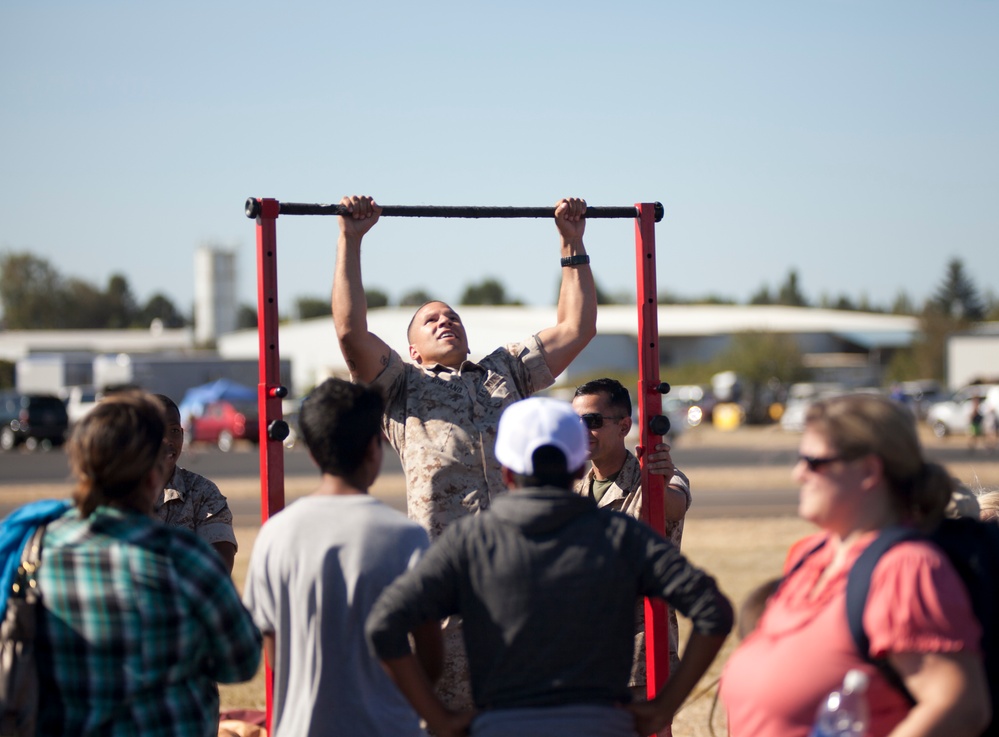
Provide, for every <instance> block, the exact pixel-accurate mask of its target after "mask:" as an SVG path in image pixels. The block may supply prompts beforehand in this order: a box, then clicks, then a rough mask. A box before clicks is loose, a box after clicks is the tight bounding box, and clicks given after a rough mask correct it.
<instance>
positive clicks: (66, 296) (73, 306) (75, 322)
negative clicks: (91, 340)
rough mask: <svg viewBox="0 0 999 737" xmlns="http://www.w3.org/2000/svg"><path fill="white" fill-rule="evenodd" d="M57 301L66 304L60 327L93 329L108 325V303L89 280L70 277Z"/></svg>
mask: <svg viewBox="0 0 999 737" xmlns="http://www.w3.org/2000/svg"><path fill="white" fill-rule="evenodd" d="M59 301H60V302H62V303H63V304H64V305H66V310H65V311H66V314H65V319H64V321H63V325H62V326H61V327H64V328H69V329H71V330H95V329H100V328H105V327H108V322H109V315H110V309H109V308H110V303H109V301H108V299H107V296H106V295H105V294H104V292H102V291H101V290H99V289H98V288H97V287H95V286H94V285H93V284H91V283H90V282H86V281H83V280H82V279H70V280H69V281H67V282H66V283H65V285H64V287H63V291H62V292H61V294H60V297H59Z"/></svg>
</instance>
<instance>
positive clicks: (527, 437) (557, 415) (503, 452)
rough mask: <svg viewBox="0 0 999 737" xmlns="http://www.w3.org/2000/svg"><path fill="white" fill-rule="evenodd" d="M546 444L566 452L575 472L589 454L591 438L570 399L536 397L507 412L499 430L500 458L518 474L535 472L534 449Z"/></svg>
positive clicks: (523, 401) (571, 470) (567, 459)
mask: <svg viewBox="0 0 999 737" xmlns="http://www.w3.org/2000/svg"><path fill="white" fill-rule="evenodd" d="M543 445H551V446H553V447H555V448H558V449H559V450H560V451H562V453H563V454H564V455H565V461H566V470H568V471H569V473H574V472H575V471H578V470H579V469H580V468H582V466H583V464H584V463H586V459H587V458H588V456H589V445H590V444H589V440H588V438H587V434H586V428H585V427H584V426H583V421H582V420H581V419H579V415H577V414H576V412H575V410H573V408H572V405H571V404H569V403H568V402H562V401H560V400H558V399H549V398H547V397H532V398H530V399H522V400H520V401H519V402H514V403H513V404H511V405H510V406H509V407H507V408H506V409H505V410H504V411H503V415H502V416H501V417H500V421H499V429H498V430H497V432H496V459H497V460H498V461H499V462H500V463H502V464H503V465H504V466H506V467H507V468H509V469H510V470H511V471H513V472H514V473H519V474H521V475H523V476H531V475H533V474H534V461H533V458H532V456H533V455H534V451H536V450H537V449H538V448H540V447H542V446H543Z"/></svg>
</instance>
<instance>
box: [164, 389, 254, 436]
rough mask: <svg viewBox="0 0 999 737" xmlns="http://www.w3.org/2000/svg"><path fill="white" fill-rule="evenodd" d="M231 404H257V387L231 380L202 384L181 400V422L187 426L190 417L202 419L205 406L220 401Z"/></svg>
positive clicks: (188, 391) (189, 390)
mask: <svg viewBox="0 0 999 737" xmlns="http://www.w3.org/2000/svg"><path fill="white" fill-rule="evenodd" d="M222 399H224V400H227V401H230V402H255V401H256V399H257V390H256V388H255V387H249V386H243V385H242V384H237V383H236V382H234V381H230V380H229V379H219V380H217V381H213V382H211V383H210V384H202V385H201V386H195V387H192V388H191V389H188V390H187V393H186V394H184V398H183V399H181V400H180V404H179V405H178V408H179V409H180V418H181V422H182V423H184V424H185V425H186V424H187V418H189V417H201V415H202V413H203V412H204V411H205V406H206V405H209V404H211V403H212V402H218V401H219V400H222Z"/></svg>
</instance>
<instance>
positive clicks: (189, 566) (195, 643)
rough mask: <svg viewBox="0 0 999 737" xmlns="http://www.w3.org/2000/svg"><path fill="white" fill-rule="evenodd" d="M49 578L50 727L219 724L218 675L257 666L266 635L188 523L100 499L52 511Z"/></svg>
mask: <svg viewBox="0 0 999 737" xmlns="http://www.w3.org/2000/svg"><path fill="white" fill-rule="evenodd" d="M39 574H40V576H39V588H40V590H41V592H42V601H43V604H44V609H45V613H44V615H43V617H42V621H41V622H40V630H39V641H38V650H39V671H40V673H39V675H40V680H41V684H40V685H41V689H40V691H41V704H40V709H39V717H40V718H39V730H38V734H40V735H48V734H51V735H56V734H58V735H70V734H71V735H143V737H155V736H159V735H163V736H166V735H215V734H217V732H218V716H219V703H218V691H217V689H216V688H215V682H216V681H221V682H224V683H232V682H237V681H244V680H247V679H249V678H251V677H253V675H254V674H255V673H256V670H257V666H258V664H259V660H260V649H261V636H260V632H259V631H258V630H257V628H256V626H255V625H254V624H253V620H252V619H251V617H250V614H249V612H247V611H246V609H245V608H244V607H243V605H242V603H241V602H240V600H239V595H238V594H237V592H236V589H235V587H234V586H233V585H232V582H231V580H230V578H229V576H228V575H227V573H226V571H225V570H224V568H223V567H222V564H221V562H220V561H219V559H218V556H217V555H216V554H215V553H214V551H213V550H212V549H211V548H210V547H209V546H208V545H207V544H206V543H204V542H202V541H201V540H199V539H198V538H197V537H196V536H195V535H193V534H192V533H188V532H187V531H186V530H175V529H170V528H168V527H166V526H165V525H163V524H161V523H160V522H158V521H156V520H154V519H152V518H150V517H145V516H143V515H140V514H136V513H130V512H123V511H120V510H117V509H112V508H109V507H99V508H98V509H97V510H96V511H95V512H94V513H93V514H91V515H90V517H89V518H87V519H81V518H80V516H79V514H78V513H77V512H76V510H71V511H69V512H67V513H66V514H65V515H64V516H63V517H61V518H60V519H58V520H56V521H55V522H52V523H51V524H50V525H49V527H48V530H47V531H46V534H45V538H44V541H43V543H42V563H41V567H40V569H39Z"/></svg>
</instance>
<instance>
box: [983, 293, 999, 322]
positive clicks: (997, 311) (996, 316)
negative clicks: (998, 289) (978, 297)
mask: <svg viewBox="0 0 999 737" xmlns="http://www.w3.org/2000/svg"><path fill="white" fill-rule="evenodd" d="M985 319H986V320H988V321H990V322H996V321H999V297H997V296H996V295H995V293H994V292H993V291H992V290H991V289H990V290H989V291H987V292H986V293H985Z"/></svg>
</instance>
